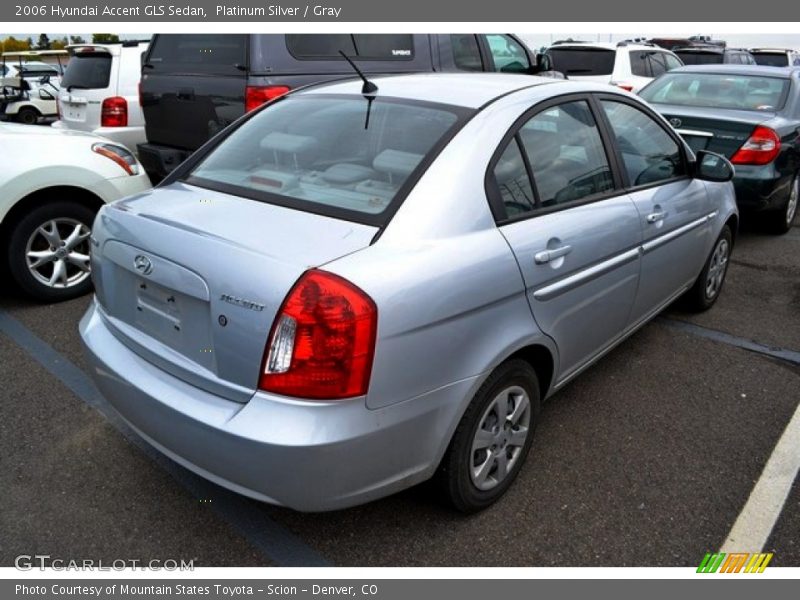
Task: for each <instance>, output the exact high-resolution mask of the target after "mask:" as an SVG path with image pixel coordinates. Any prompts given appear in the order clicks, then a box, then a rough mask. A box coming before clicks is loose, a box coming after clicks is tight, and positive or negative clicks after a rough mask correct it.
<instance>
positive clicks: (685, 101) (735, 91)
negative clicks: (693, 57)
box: [640, 72, 789, 111]
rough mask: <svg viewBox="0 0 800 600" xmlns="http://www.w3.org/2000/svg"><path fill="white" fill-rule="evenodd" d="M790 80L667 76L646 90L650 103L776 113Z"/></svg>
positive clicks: (688, 74) (733, 76)
mask: <svg viewBox="0 0 800 600" xmlns="http://www.w3.org/2000/svg"><path fill="white" fill-rule="evenodd" d="M788 91H789V80H788V79H780V78H778V77H762V76H752V75H728V74H724V75H722V74H714V73H674V72H673V73H667V74H665V75H663V76H662V77H661V78H660V79H657V80H655V81H654V82H653V83H651V84H650V85H648V86H647V87H646V88H644V89H643V90H642V91H641V93H640V96H641V97H642V98H644V99H645V100H647V101H648V102H654V103H660V104H677V105H680V106H701V107H711V108H730V109H736V110H758V111H776V110H780V109H781V108H783V104H784V102H785V101H786V95H787V93H788Z"/></svg>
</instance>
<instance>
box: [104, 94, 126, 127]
mask: <svg viewBox="0 0 800 600" xmlns="http://www.w3.org/2000/svg"><path fill="white" fill-rule="evenodd" d="M100 126H101V127H127V126H128V101H127V100H125V98H122V97H120V96H113V97H111V98H106V99H105V100H103V106H102V109H101V112H100Z"/></svg>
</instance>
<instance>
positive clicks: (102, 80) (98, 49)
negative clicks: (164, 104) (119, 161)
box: [53, 41, 149, 153]
mask: <svg viewBox="0 0 800 600" xmlns="http://www.w3.org/2000/svg"><path fill="white" fill-rule="evenodd" d="M148 45H149V42H139V41H126V42H122V43H120V44H77V45H74V46H69V48H68V49H69V51H70V53H71V55H72V57H71V58H70V61H69V65H67V70H66V72H65V73H64V77H63V79H62V81H61V93H60V94H59V96H58V103H59V120H58V121H56V122H55V123H53V127H55V128H57V129H76V130H79V131H90V132H92V133H94V134H96V135H102V136H103V137H106V138H108V139H110V140H113V141H114V142H116V143H118V144H122V145H123V146H125V147H126V148H128V149H129V150H130V151H131V152H134V153H135V152H136V146H137V145H138V144H143V143H144V142H146V141H147V138H146V137H145V133H144V114H143V113H142V107H141V104H140V103H139V80H140V78H141V70H142V62H141V61H142V54H144V52H145V51H146V50H147V46H148Z"/></svg>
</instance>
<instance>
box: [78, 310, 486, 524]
mask: <svg viewBox="0 0 800 600" xmlns="http://www.w3.org/2000/svg"><path fill="white" fill-rule="evenodd" d="M80 333H81V338H82V340H83V344H84V350H85V352H86V355H87V357H88V359H89V362H90V364H91V374H92V376H93V378H94V380H95V382H96V383H97V385H98V387H99V389H100V391H101V392H102V393H103V395H104V396H105V397H106V399H107V400H108V401H109V402H110V403H111V405H113V406H114V408H115V409H116V410H117V411H118V412H119V413H120V415H121V416H122V417H123V418H124V419H125V421H127V422H128V423H129V424H130V425H131V426H132V427H133V428H134V429H135V430H136V431H137V432H138V433H139V434H140V435H141V436H142V437H143V438H144V439H145V440H147V441H148V442H149V443H150V444H152V445H153V446H154V447H155V448H156V449H158V450H160V451H161V452H163V453H164V454H166V455H167V456H169V457H170V458H172V459H173V460H175V461H176V462H178V463H180V464H181V465H183V466H184V467H186V468H187V469H189V470H191V471H193V472H195V473H197V474H198V475H200V476H202V477H205V478H206V479H209V480H211V481H213V482H215V483H217V484H219V485H222V486H224V487H226V488H229V489H231V490H233V491H235V492H238V493H241V494H244V495H246V496H250V497H252V498H256V499H258V500H262V501H265V502H269V503H273V504H280V505H283V506H287V507H290V508H293V509H295V510H301V511H325V510H333V509H339V508H345V507H348V506H352V505H355V504H361V503H364V502H368V501H370V500H374V499H376V498H380V497H382V496H386V495H388V494H391V493H394V492H397V491H399V490H401V489H404V488H406V487H409V486H411V485H414V484H416V483H419V482H421V481H424V480H425V479H427V478H429V477H430V476H431V475H432V474H433V472H434V470H435V468H436V466H437V465H438V462H439V460H440V458H441V456H442V454H443V453H444V450H445V449H446V446H447V444H448V441H449V439H450V436H451V435H452V431H453V430H454V429H455V426H456V424H457V420H458V418H459V417H460V415H461V411H462V409H463V406H464V401H465V399H468V398H470V397H471V394H472V393H473V392H474V386H475V385H477V378H475V379H470V380H465V381H461V382H458V383H456V384H452V385H449V386H445V387H444V388H441V389H439V390H436V391H434V392H431V393H429V394H426V395H424V396H420V397H417V398H414V399H411V400H407V401H405V402H401V403H398V404H395V405H392V406H390V407H387V408H384V409H379V410H370V409H368V408H367V407H366V405H365V400H364V398H363V397H362V398H357V399H354V400H348V401H339V402H310V401H298V400H292V399H287V398H281V397H277V396H270V395H267V394H264V393H261V392H259V393H256V394H254V395H253V397H252V398H251V399H250V401H249V402H247V403H245V404H242V403H238V402H232V401H230V400H226V399H223V398H220V397H218V396H215V395H213V394H209V393H208V392H205V391H203V390H201V389H198V388H196V387H193V386H191V385H189V384H188V383H186V382H184V381H182V380H180V379H177V378H175V377H173V376H171V375H170V374H168V373H166V372H164V371H162V370H160V369H158V368H157V367H155V366H154V365H152V364H150V363H148V362H146V361H145V360H143V359H142V358H140V357H139V356H138V355H136V354H134V353H133V352H131V351H130V350H128V348H127V347H126V346H124V345H123V344H122V343H121V342H120V341H119V340H118V339H117V338H116V337H115V336H114V335H113V333H112V332H111V330H110V329H109V327H108V325H107V324H106V322H105V318H104V316H103V314H102V310H101V309H99V308H98V306H97V305H96V303H95V302H93V303H92V305H91V306H90V308H89V310H88V311H87V313H86V314H85V315H84V317H83V319H82V320H81V323H80Z"/></svg>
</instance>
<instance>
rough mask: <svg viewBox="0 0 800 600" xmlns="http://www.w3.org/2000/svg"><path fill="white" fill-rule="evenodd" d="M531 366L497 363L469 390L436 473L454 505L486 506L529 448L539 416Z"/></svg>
mask: <svg viewBox="0 0 800 600" xmlns="http://www.w3.org/2000/svg"><path fill="white" fill-rule="evenodd" d="M539 407H540V400H539V383H538V380H537V377H536V371H534V370H533V368H532V367H531V366H530V365H529V364H528V363H527V362H525V361H524V360H519V359H514V360H510V361H507V362H505V363H503V364H502V365H500V366H499V367H497V369H495V371H494V372H493V373H492V374H491V375H490V376H489V378H488V379H487V380H486V382H484V384H483V385H482V386H481V388H480V389H479V390H478V392H477V394H475V398H474V399H473V400H472V403H471V404H470V405H469V407H468V408H467V411H466V412H465V413H464V416H463V417H462V419H461V421H460V423H459V424H458V427H457V428H456V432H455V434H454V435H453V439H452V440H451V441H450V446H449V447H448V449H447V452H446V454H445V456H444V458H443V459H442V463H441V465H440V466H439V471H438V472H437V474H436V479H437V481H438V483H439V485H440V488H441V489H442V491H443V492H444V496H445V498H446V500H447V501H449V503H450V504H452V505H453V506H454V507H455V508H457V509H458V510H460V511H462V512H465V513H471V512H476V511H479V510H483V509H484V508H486V507H488V506H490V505H491V504H492V503H494V502H495V501H497V500H498V499H499V498H500V497H501V496H502V495H503V494H504V493H505V492H506V490H507V489H508V488H509V487H510V486H511V484H512V483H513V482H514V479H516V477H517V475H518V474H519V471H520V469H521V468H522V464H523V462H524V461H525V458H526V456H527V455H528V452H529V451H530V447H531V442H532V440H533V433H534V430H535V428H536V423H537V421H538V416H539Z"/></svg>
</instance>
